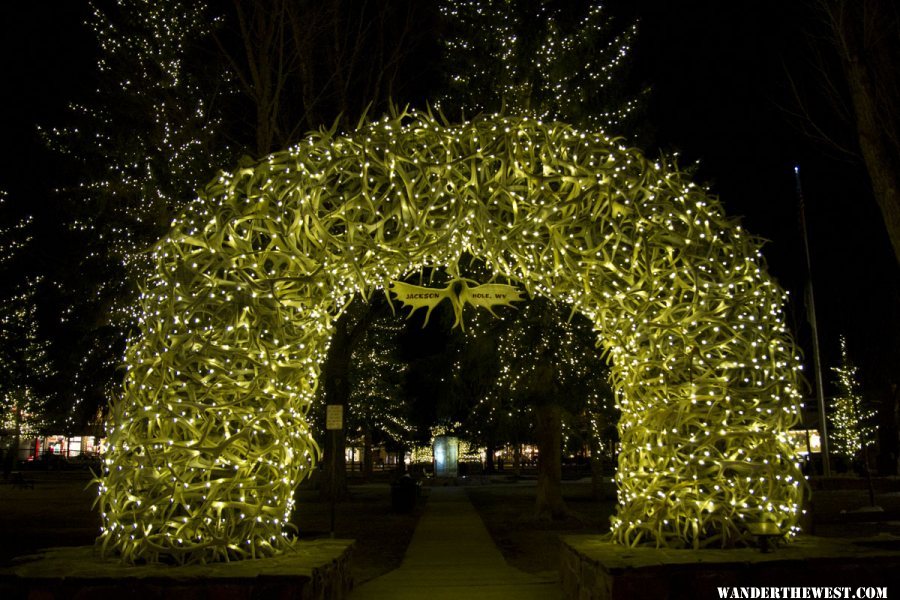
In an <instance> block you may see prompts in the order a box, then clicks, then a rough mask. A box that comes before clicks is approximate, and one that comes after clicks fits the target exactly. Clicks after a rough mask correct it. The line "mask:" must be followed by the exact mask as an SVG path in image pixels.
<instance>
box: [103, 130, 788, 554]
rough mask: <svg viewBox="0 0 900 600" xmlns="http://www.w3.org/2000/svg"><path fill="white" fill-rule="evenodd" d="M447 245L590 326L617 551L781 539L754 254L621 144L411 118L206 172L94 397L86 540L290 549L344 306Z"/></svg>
mask: <svg viewBox="0 0 900 600" xmlns="http://www.w3.org/2000/svg"><path fill="white" fill-rule="evenodd" d="M464 254H470V255H473V256H477V257H479V258H480V259H482V260H484V261H485V263H486V264H487V265H488V266H489V268H490V269H492V271H493V273H494V275H495V277H497V278H500V279H501V280H508V281H510V282H514V283H517V284H519V285H522V286H523V287H524V288H525V289H526V290H527V291H528V292H529V293H531V294H538V295H543V296H547V297H551V298H554V299H556V300H559V301H563V302H566V303H568V304H570V305H572V307H573V309H574V310H577V311H580V312H581V313H583V314H584V315H586V316H587V317H588V318H590V319H591V320H592V321H593V322H594V324H595V327H596V330H597V332H598V338H599V340H600V342H599V343H600V345H601V346H602V351H603V352H605V353H606V355H607V357H608V358H609V360H610V361H611V373H612V381H613V384H614V388H615V390H616V393H617V399H618V404H619V407H620V408H621V413H622V416H621V420H620V422H619V425H618V427H619V435H620V440H621V452H620V454H619V463H618V471H617V475H616V480H617V483H618V487H619V504H618V509H617V513H616V516H615V517H614V518H613V520H612V536H613V539H614V540H615V541H617V542H619V543H623V544H638V543H643V542H650V543H655V544H657V545H662V546H671V547H695V548H696V547H703V546H710V545H712V546H726V547H727V546H731V545H734V544H737V543H741V542H742V541H744V539H745V537H746V534H745V529H746V524H747V523H753V522H763V521H770V522H774V523H775V524H777V525H778V526H779V527H781V528H782V529H783V530H792V531H795V530H796V527H795V526H796V523H797V521H798V518H799V513H800V503H801V499H802V489H803V486H802V484H801V481H802V476H801V474H800V472H799V470H798V465H797V464H796V463H795V462H794V458H793V456H792V451H791V448H790V445H789V443H788V438H787V431H788V429H789V428H790V427H791V426H792V425H793V424H794V423H796V421H797V415H798V401H799V393H798V381H799V377H800V375H799V372H798V370H799V360H798V358H797V357H796V351H795V349H794V346H793V342H792V341H791V338H790V336H789V334H788V332H787V330H786V328H785V325H784V321H783V317H782V312H781V307H782V305H783V302H784V294H783V292H782V290H781V289H779V287H778V286H777V285H776V284H775V283H774V282H773V281H772V279H771V278H770V277H769V276H768V275H767V274H766V272H765V269H764V263H763V259H762V257H761V255H760V252H759V244H758V243H757V242H756V241H755V239H754V238H752V237H751V236H749V235H747V234H746V233H745V232H743V231H742V230H741V228H740V226H739V225H738V224H737V223H736V222H735V221H733V220H729V219H728V218H726V217H725V215H724V214H723V211H722V207H721V205H720V204H719V202H718V201H717V200H716V199H715V198H713V197H710V196H708V195H707V194H706V193H705V192H704V191H703V190H701V189H700V188H698V187H697V186H695V185H694V184H692V183H690V182H688V181H686V179H685V177H684V176H683V175H682V174H681V173H680V172H678V171H677V169H675V168H674V167H672V166H670V165H668V164H666V163H663V162H659V163H654V162H651V161H649V160H647V159H646V158H644V157H643V156H642V155H641V154H640V153H639V152H638V151H636V150H633V149H629V148H626V147H624V146H622V145H621V144H620V142H619V141H617V140H613V139H609V138H606V137H604V136H602V135H600V134H595V133H587V132H581V131H578V130H575V129H573V128H572V127H570V126H568V125H565V124H561V123H541V122H539V121H535V120H533V119H529V118H511V117H503V116H490V117H483V118H479V119H476V120H474V121H472V122H467V123H463V124H461V125H447V124H443V123H440V122H438V121H437V120H435V119H434V118H433V117H432V116H431V115H429V114H423V113H415V112H413V113H403V114H400V115H395V116H393V117H390V118H385V119H383V120H381V121H378V122H375V123H371V124H369V125H366V126H363V127H361V128H360V129H359V130H357V131H355V132H354V133H352V134H350V135H347V136H342V135H336V134H335V133H334V132H319V133H314V134H310V136H309V137H308V138H307V139H306V140H304V141H303V142H302V143H300V144H298V145H297V146H295V147H293V148H291V149H289V150H287V151H284V152H278V153H276V154H272V155H271V156H268V157H266V158H264V159H263V160H260V161H259V162H257V163H255V164H253V165H251V166H247V167H243V168H240V169H237V170H236V171H234V172H231V173H221V174H220V175H219V177H218V178H217V179H216V180H215V181H213V182H212V183H210V184H209V185H208V186H207V187H206V189H205V190H204V191H203V193H202V194H201V195H200V197H199V198H198V199H197V200H196V201H195V202H193V203H192V204H190V205H189V206H188V208H187V209H186V211H185V213H184V216H183V217H182V218H180V219H178V220H177V221H175V222H174V224H173V228H172V231H171V233H170V234H169V235H168V236H167V237H166V238H165V239H163V240H161V241H160V242H159V244H158V245H157V246H156V248H155V252H154V259H155V261H156V274H155V276H154V277H153V278H152V280H151V281H148V282H147V286H146V291H145V292H144V293H143V295H142V298H141V305H142V309H143V318H142V321H141V335H140V336H139V337H138V338H137V339H136V340H135V341H134V342H133V344H132V345H131V346H130V348H129V349H128V351H127V355H126V360H125V362H126V366H127V373H126V376H125V385H124V393H123V395H122V397H121V398H119V399H117V400H115V401H114V402H113V403H112V405H111V418H110V423H109V431H108V434H109V450H108V453H107V455H106V457H105V464H104V471H103V474H102V475H101V476H100V478H99V480H100V509H101V512H102V518H103V529H102V531H101V536H100V538H99V543H100V544H101V545H102V547H103V549H104V551H105V552H106V553H109V554H115V555H119V556H121V557H122V559H123V560H125V561H129V562H133V561H143V560H146V561H155V560H168V561H175V562H178V563H191V562H206V561H219V560H234V559H242V558H251V557H261V556H268V555H272V554H275V553H277V552H279V551H280V550H282V549H284V548H286V547H288V546H290V545H291V543H292V537H291V532H290V528H289V527H288V524H289V518H290V514H291V511H292V509H293V500H292V494H293V490H294V488H295V487H296V486H297V485H298V483H299V482H300V481H301V480H302V479H303V478H304V477H306V476H307V475H308V474H309V472H310V469H311V468H312V467H313V465H314V461H315V459H316V457H317V455H318V452H319V451H318V448H317V447H316V445H315V442H314V441H313V439H312V436H311V434H310V430H309V425H308V423H307V413H308V411H309V408H310V405H311V403H312V401H313V396H314V392H315V389H316V382H317V378H318V376H319V365H320V363H321V361H322V359H323V358H324V355H325V348H326V345H327V343H328V340H329V336H330V333H331V331H332V325H333V321H334V319H335V318H336V315H338V314H339V313H340V311H341V309H342V307H344V306H345V305H346V303H347V302H348V300H349V299H350V298H351V297H352V295H353V294H355V293H357V292H363V293H366V294H369V293H372V292H373V291H374V290H375V289H379V288H380V289H386V288H387V287H388V286H389V285H390V283H391V282H392V281H395V280H400V279H401V278H402V277H403V276H404V275H405V274H408V273H411V272H414V271H417V270H419V269H422V268H425V267H429V266H449V267H450V268H451V271H452V270H453V267H455V265H456V264H457V262H458V260H459V259H460V257H461V256H463V255H464ZM598 351H601V350H598Z"/></svg>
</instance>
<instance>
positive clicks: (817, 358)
mask: <svg viewBox="0 0 900 600" xmlns="http://www.w3.org/2000/svg"><path fill="white" fill-rule="evenodd" d="M794 179H795V180H796V182H797V200H798V201H799V203H800V229H801V231H802V233H803V253H804V255H805V256H806V294H807V296H808V298H809V301H808V309H809V324H810V325H811V326H812V344H813V369H814V370H815V372H816V398H817V400H818V403H819V434H820V436H821V443H822V470H823V472H824V473H823V474H824V475H825V477H830V476H831V456H830V452H829V449H828V424H827V422H826V419H825V392H824V386H823V384H822V359H821V355H820V354H819V328H818V325H817V322H816V299H815V296H814V295H813V278H812V259H811V258H810V256H809V237H808V235H807V230H806V207H805V206H804V202H803V188H802V187H801V186H800V167H799V166H794Z"/></svg>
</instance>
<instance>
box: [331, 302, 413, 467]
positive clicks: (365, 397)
mask: <svg viewBox="0 0 900 600" xmlns="http://www.w3.org/2000/svg"><path fill="white" fill-rule="evenodd" d="M403 331H404V326H403V323H402V322H401V321H399V320H398V319H397V317H396V316H395V315H393V314H387V315H384V316H382V317H381V318H379V319H378V320H376V321H375V322H374V323H372V324H371V325H370V326H369V327H368V328H367V329H366V331H365V334H364V336H363V338H362V339H361V340H360V342H359V344H358V345H357V346H356V348H355V349H354V350H353V352H352V355H351V360H350V369H349V372H348V374H347V377H348V379H349V380H350V385H351V391H350V414H349V419H348V429H349V430H350V431H351V432H353V433H354V434H355V435H356V436H358V437H359V438H361V439H362V442H363V473H364V474H365V475H366V476H367V477H369V476H371V475H372V467H373V458H372V448H373V445H374V444H376V443H379V442H381V443H389V444H395V445H407V444H409V443H410V442H411V436H412V433H413V427H412V424H411V423H410V419H409V405H408V403H407V402H406V398H405V397H404V394H403V377H404V374H405V371H406V365H405V364H404V363H403V362H402V360H401V359H400V356H399V353H398V346H397V343H398V338H399V336H400V334H401V333H402V332H403Z"/></svg>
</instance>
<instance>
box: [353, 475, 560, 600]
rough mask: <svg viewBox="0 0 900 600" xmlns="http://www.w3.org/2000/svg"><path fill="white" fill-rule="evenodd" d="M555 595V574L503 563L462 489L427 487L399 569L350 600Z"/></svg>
mask: <svg viewBox="0 0 900 600" xmlns="http://www.w3.org/2000/svg"><path fill="white" fill-rule="evenodd" d="M413 598H415V599H420V598H426V599H427V600H451V599H455V598H460V599H465V600H492V599H498V600H500V599H503V600H506V599H509V598H515V599H516V600H557V599H559V598H561V592H560V587H559V583H557V581H556V578H555V577H553V578H550V577H541V576H538V575H531V574H529V573H525V572H523V571H519V570H518V569H515V568H513V567H510V566H509V565H507V564H506V561H505V560H503V556H502V555H501V554H500V551H499V550H498V549H497V547H496V546H495V545H494V541H493V540H492V539H491V536H490V534H489V533H488V531H487V528H486V527H485V526H484V523H483V522H482V521H481V517H479V516H478V513H477V512H475V508H474V507H473V506H472V503H471V502H469V497H468V496H467V495H466V492H465V490H464V489H463V488H459V487H435V488H431V494H430V496H429V498H428V504H427V505H426V507H425V514H423V515H422V518H421V519H420V520H419V524H418V526H417V527H416V531H415V533H413V537H412V541H411V542H410V544H409V548H407V549H406V555H405V556H404V557H403V563H402V564H401V565H400V568H398V569H396V570H394V571H391V572H390V573H387V574H385V575H382V576H381V577H377V578H375V579H373V580H371V581H368V582H366V583H364V584H363V585H361V586H360V587H359V588H357V589H356V590H354V591H353V592H352V593H351V594H350V600H388V599H390V600H406V599H413Z"/></svg>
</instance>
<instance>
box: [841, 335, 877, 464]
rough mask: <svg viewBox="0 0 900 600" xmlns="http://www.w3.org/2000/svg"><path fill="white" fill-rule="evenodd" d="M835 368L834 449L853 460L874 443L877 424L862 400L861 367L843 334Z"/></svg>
mask: <svg viewBox="0 0 900 600" xmlns="http://www.w3.org/2000/svg"><path fill="white" fill-rule="evenodd" d="M832 370H833V371H834V374H835V375H836V376H837V377H836V379H835V385H836V386H837V390H838V392H837V395H835V397H834V403H833V405H832V411H831V414H830V415H829V420H830V421H831V438H832V443H833V445H834V451H835V452H837V453H838V454H839V455H841V456H843V457H844V458H846V459H847V461H848V463H852V462H853V461H855V460H857V459H858V458H859V456H860V454H861V453H862V452H863V450H865V449H866V448H867V447H868V446H870V445H871V444H872V443H873V442H874V440H875V433H876V431H877V426H876V425H874V424H873V420H874V419H875V411H873V410H871V409H870V408H868V407H867V406H866V403H865V400H864V399H863V395H862V392H861V391H860V386H859V379H858V373H857V371H858V370H857V367H856V365H854V364H853V362H852V361H851V360H850V356H849V355H848V354H847V340H846V339H845V338H844V337H843V336H841V364H840V366H838V367H832Z"/></svg>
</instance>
